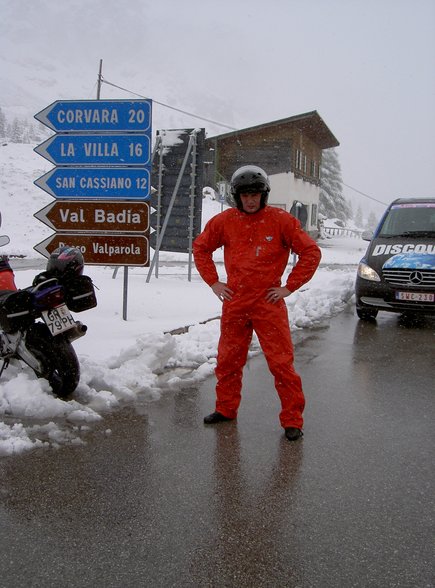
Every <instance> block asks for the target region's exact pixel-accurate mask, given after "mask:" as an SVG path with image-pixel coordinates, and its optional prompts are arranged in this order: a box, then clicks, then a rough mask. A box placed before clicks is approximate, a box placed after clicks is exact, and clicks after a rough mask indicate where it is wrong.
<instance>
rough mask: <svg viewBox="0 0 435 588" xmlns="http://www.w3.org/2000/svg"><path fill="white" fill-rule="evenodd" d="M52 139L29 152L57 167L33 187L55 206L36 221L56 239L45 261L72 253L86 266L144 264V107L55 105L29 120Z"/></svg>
mask: <svg viewBox="0 0 435 588" xmlns="http://www.w3.org/2000/svg"><path fill="white" fill-rule="evenodd" d="M35 118H36V119H37V120H38V121H39V122H41V123H42V124H44V125H45V126H47V127H49V128H50V129H51V130H52V131H55V133H56V134H55V135H53V136H52V137H50V138H49V139H47V140H46V141H44V142H43V143H41V145H38V146H37V147H35V152H36V153H38V154H39V155H42V156H43V157H45V158H46V159H48V160H49V161H50V162H51V163H53V164H54V165H55V166H56V167H54V168H53V169H52V170H50V171H49V172H48V173H46V174H44V175H43V176H41V177H40V178H38V179H37V180H35V182H34V183H35V185H36V186H38V187H39V188H42V190H44V191H45V192H47V193H48V194H50V196H52V197H53V198H55V199H56V202H55V203H53V204H51V205H48V206H46V207H44V208H43V209H42V210H39V211H38V212H37V213H35V215H34V216H35V217H36V218H38V219H39V220H41V221H42V222H44V223H45V224H46V225H48V226H50V227H51V228H52V229H54V230H55V231H56V232H55V233H54V234H53V235H52V236H51V237H49V238H48V239H45V240H44V241H43V242H42V243H38V244H37V245H35V247H34V249H35V250H36V251H38V252H40V253H41V254H42V255H44V256H45V257H49V256H50V254H51V253H52V251H54V249H55V248H56V247H58V246H59V244H67V245H72V246H75V247H79V248H80V250H81V251H82V253H83V255H84V258H85V262H86V263H88V264H93V265H111V266H116V265H126V266H147V265H149V236H150V229H149V216H150V210H149V206H150V204H149V200H150V191H151V186H150V176H151V119H152V101H151V100H57V101H56V102H53V104H51V105H50V106H47V108H44V110H42V111H41V112H39V113H38V114H36V115H35Z"/></svg>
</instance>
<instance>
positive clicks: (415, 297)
mask: <svg viewBox="0 0 435 588" xmlns="http://www.w3.org/2000/svg"><path fill="white" fill-rule="evenodd" d="M434 298H435V295H434V294H432V293H430V292H396V299H397V300H411V301H412V302H434Z"/></svg>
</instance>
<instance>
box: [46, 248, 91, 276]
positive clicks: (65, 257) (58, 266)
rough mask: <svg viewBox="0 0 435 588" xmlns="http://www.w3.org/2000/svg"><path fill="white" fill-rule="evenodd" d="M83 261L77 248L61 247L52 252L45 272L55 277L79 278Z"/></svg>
mask: <svg viewBox="0 0 435 588" xmlns="http://www.w3.org/2000/svg"><path fill="white" fill-rule="evenodd" d="M84 265H85V260H84V259H83V255H82V254H81V252H80V250H79V249H77V247H69V246H68V245H63V246H62V247H58V248H57V249H55V250H54V251H53V253H52V254H51V255H50V257H49V258H48V262H47V270H46V271H47V272H48V273H49V274H51V275H53V276H56V277H72V276H80V275H81V274H82V273H83V268H84Z"/></svg>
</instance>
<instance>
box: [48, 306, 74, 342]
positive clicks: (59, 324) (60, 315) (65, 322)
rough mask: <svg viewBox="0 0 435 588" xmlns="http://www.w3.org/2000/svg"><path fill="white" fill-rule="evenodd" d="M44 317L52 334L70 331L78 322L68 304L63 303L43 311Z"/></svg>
mask: <svg viewBox="0 0 435 588" xmlns="http://www.w3.org/2000/svg"><path fill="white" fill-rule="evenodd" d="M42 318H43V319H44V322H45V324H46V325H47V327H48V328H49V329H50V333H51V334H52V335H58V334H59V333H63V332H64V331H68V329H71V328H72V327H74V325H75V324H76V323H75V320H74V319H73V317H72V314H71V313H70V311H69V308H68V306H67V305H66V304H61V305H60V306H56V308H52V309H51V310H44V311H43V312H42Z"/></svg>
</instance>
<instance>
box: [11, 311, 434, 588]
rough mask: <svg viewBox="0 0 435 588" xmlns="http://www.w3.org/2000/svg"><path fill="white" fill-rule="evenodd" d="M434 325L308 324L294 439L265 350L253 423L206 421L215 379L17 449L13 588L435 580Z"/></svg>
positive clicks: (252, 372)
mask: <svg viewBox="0 0 435 588" xmlns="http://www.w3.org/2000/svg"><path fill="white" fill-rule="evenodd" d="M434 326H435V322H434V321H431V322H427V323H425V324H423V325H420V326H419V327H418V328H416V327H409V326H403V325H401V324H400V323H399V322H398V318H397V317H396V316H395V315H386V314H385V315H381V317H380V319H379V320H378V322H377V324H365V323H359V322H358V321H357V320H356V318H355V317H354V316H353V314H352V311H349V312H345V313H342V314H341V315H339V316H338V317H336V318H334V319H333V320H332V321H331V322H330V323H328V325H324V326H323V327H321V328H319V329H316V330H313V331H310V332H309V333H305V334H304V335H303V336H302V337H300V336H297V337H296V339H297V340H298V341H299V342H298V344H297V351H296V353H297V362H296V363H297V367H298V370H299V371H300V373H301V375H302V377H303V381H304V387H305V393H306V396H307V409H306V412H305V418H306V424H305V436H304V438H303V439H302V440H301V441H298V442H296V443H289V442H288V441H286V440H285V438H284V437H283V435H282V431H281V429H280V427H279V424H278V411H279V406H278V401H277V397H276V394H275V392H274V389H273V385H272V380H271V377H270V375H269V373H268V371H267V369H266V367H265V363H264V359H263V358H262V357H259V358H256V359H254V360H252V361H251V362H250V363H249V365H248V368H247V369H246V370H245V380H244V382H245V386H244V399H243V402H242V407H241V410H240V414H239V418H238V420H237V422H231V423H223V424H220V425H218V426H211V427H210V426H209V427H206V426H204V425H203V424H202V417H203V415H204V414H207V413H208V412H210V410H211V409H212V408H213V398H214V391H213V380H209V381H207V382H206V383H205V384H204V385H203V386H201V388H199V389H197V390H184V391H181V392H178V393H175V394H174V393H165V394H164V395H163V397H162V398H161V399H160V400H159V401H156V402H154V403H149V402H147V403H144V404H142V405H137V406H135V407H134V408H133V407H130V408H125V409H123V410H120V411H118V412H116V413H113V414H112V415H110V416H109V417H107V418H106V419H105V421H104V423H102V424H101V426H100V428H99V429H98V430H96V431H94V432H92V433H90V434H89V436H88V438H87V441H88V443H87V445H86V446H85V447H64V448H62V449H60V450H57V451H56V450H41V451H39V450H38V451H35V452H33V453H31V454H26V455H21V456H17V457H11V458H2V459H1V460H0V479H1V482H0V552H1V556H0V586H1V587H2V588H3V587H5V588H6V587H7V588H14V587H21V586H32V587H51V586H53V587H54V586H56V587H59V588H61V587H88V586H89V587H90V586H94V587H107V588H110V587H145V586H146V587H148V586H150V587H157V586H165V587H168V586H180V587H182V586H186V587H187V586H198V587H202V586H213V587H214V586H216V587H245V586H246V587H248V586H249V587H263V586H268V587H269V586H270V587H289V588H296V587H302V588H305V587H319V588H320V587H322V588H325V587H345V588H348V587H353V586H354V587H382V588H387V587H418V588H423V587H429V586H434V575H433V565H432V562H433V543H432V540H433V531H434V528H433V514H434V511H433V505H434V503H433V498H432V494H433V488H434V475H433V465H432V459H433V449H434V444H433V421H434V410H433V407H434V405H433V391H434V383H433V382H434V375H435V373H434V371H435V368H434V355H435V352H434V348H435V345H434V342H435V330H434ZM108 429H110V430H111V433H110V434H109V433H108V432H107V430H108Z"/></svg>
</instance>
